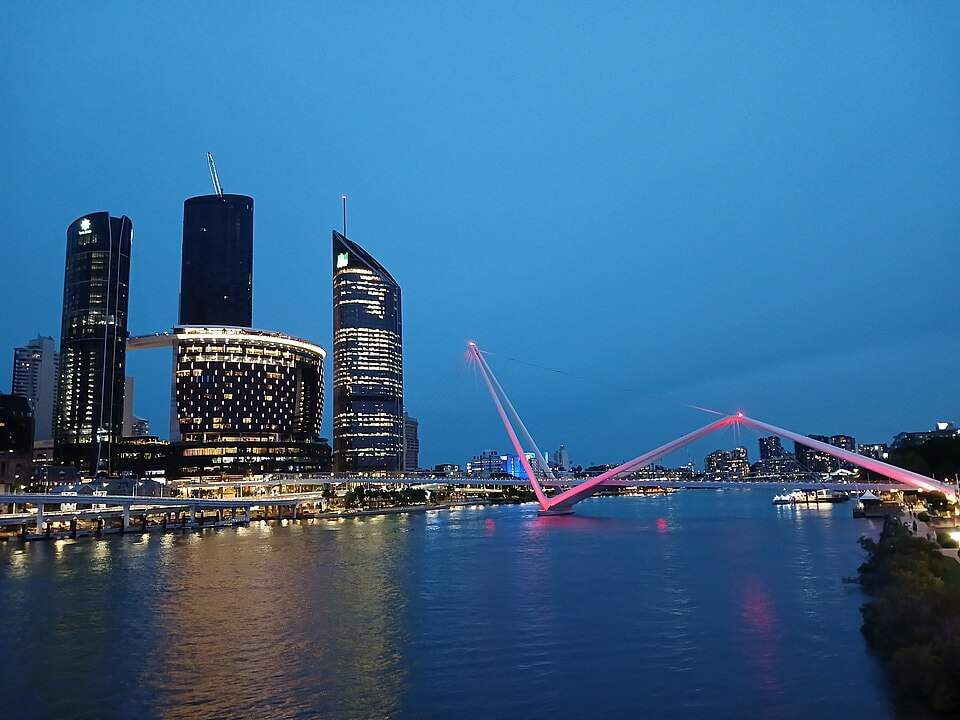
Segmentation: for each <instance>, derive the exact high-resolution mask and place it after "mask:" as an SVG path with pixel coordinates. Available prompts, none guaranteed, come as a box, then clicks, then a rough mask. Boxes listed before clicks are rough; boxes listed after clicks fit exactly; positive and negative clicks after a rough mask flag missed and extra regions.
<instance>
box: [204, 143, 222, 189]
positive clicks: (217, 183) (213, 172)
mask: <svg viewBox="0 0 960 720" xmlns="http://www.w3.org/2000/svg"><path fill="white" fill-rule="evenodd" d="M207 167H208V168H210V179H211V180H213V189H214V190H215V191H216V193H217V197H221V198H222V197H223V188H222V187H220V178H218V177H217V166H216V165H214V164H213V155H211V154H210V153H209V152H207Z"/></svg>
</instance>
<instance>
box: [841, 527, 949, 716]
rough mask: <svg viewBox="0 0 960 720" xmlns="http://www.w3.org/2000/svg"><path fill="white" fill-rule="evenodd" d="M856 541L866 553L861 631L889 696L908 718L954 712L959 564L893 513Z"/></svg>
mask: <svg viewBox="0 0 960 720" xmlns="http://www.w3.org/2000/svg"><path fill="white" fill-rule="evenodd" d="M918 529H919V526H918ZM860 545H861V546H862V547H863V548H864V549H865V550H866V551H867V554H868V555H867V559H866V561H865V562H864V563H863V564H862V565H861V566H860V568H859V571H858V572H859V579H860V584H861V586H862V588H863V590H864V592H866V593H867V594H868V595H869V596H870V598H871V599H870V600H869V601H868V602H867V603H866V604H864V605H863V607H862V608H861V614H862V616H863V626H862V628H861V631H862V633H863V636H864V638H865V639H866V641H867V644H868V645H869V646H870V648H871V649H873V650H874V651H875V652H876V653H877V654H878V655H879V657H880V659H881V660H882V662H883V665H884V668H885V670H886V673H887V681H888V684H889V686H890V688H891V689H892V691H893V695H894V698H895V700H896V701H897V703H898V704H900V705H901V706H903V707H905V708H909V709H910V712H911V714H912V715H914V716H916V713H917V711H918V709H920V711H922V712H927V713H932V714H933V715H932V716H933V717H942V718H948V717H949V718H955V717H958V716H960V682H958V677H957V673H958V670H957V668H958V667H960V666H958V663H960V564H958V563H957V562H956V561H955V559H952V558H950V557H946V556H944V555H943V554H942V553H941V549H940V547H939V546H938V545H937V544H936V543H934V542H932V541H930V540H927V539H925V538H923V537H915V536H913V535H912V534H911V531H910V528H908V527H906V526H905V525H904V524H903V523H902V522H901V521H899V520H895V519H890V520H888V521H887V522H886V523H885V524H884V527H883V531H882V533H881V535H880V538H879V540H877V541H874V540H871V539H869V538H861V540H860Z"/></svg>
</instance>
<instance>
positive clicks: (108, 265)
mask: <svg viewBox="0 0 960 720" xmlns="http://www.w3.org/2000/svg"><path fill="white" fill-rule="evenodd" d="M132 241H133V223H132V222H131V221H130V218H128V217H126V216H123V217H119V218H116V217H111V216H110V214H109V213H106V212H99V213H93V214H90V215H85V216H83V217H81V218H79V219H77V220H75V221H74V222H73V223H71V224H70V226H69V227H68V228H67V258H66V269H65V273H64V282H63V322H62V325H61V331H60V379H59V384H58V387H57V421H56V431H55V433H54V462H55V463H56V464H58V465H75V466H76V467H78V468H79V469H80V470H82V471H84V472H88V473H91V474H95V473H101V472H105V473H108V474H109V473H110V472H111V470H112V468H113V463H112V460H113V453H114V444H115V443H116V442H117V441H118V440H119V439H120V434H121V429H122V423H123V382H124V368H125V366H126V340H127V301H128V297H129V283H130V247H131V244H132Z"/></svg>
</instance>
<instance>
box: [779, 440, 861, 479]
mask: <svg viewBox="0 0 960 720" xmlns="http://www.w3.org/2000/svg"><path fill="white" fill-rule="evenodd" d="M807 437H808V438H810V439H811V440H817V441H819V442H822V443H826V444H827V445H833V446H834V447H838V448H841V449H843V450H847V451H849V452H852V453H855V452H857V439H856V438H854V437H851V436H850V435H832V436H830V437H827V436H826V435H807ZM793 450H794V454H795V455H796V457H797V462H798V463H799V464H800V468H801V469H802V470H806V471H809V472H813V473H820V474H826V473H832V472H836V471H837V470H841V469H843V470H852V469H853V467H854V466H853V464H852V463H849V462H847V461H845V460H839V459H838V458H835V457H834V456H833V455H830V454H828V453H825V452H822V451H820V450H815V449H814V448H811V447H807V446H806V445H802V444H801V443H794V444H793Z"/></svg>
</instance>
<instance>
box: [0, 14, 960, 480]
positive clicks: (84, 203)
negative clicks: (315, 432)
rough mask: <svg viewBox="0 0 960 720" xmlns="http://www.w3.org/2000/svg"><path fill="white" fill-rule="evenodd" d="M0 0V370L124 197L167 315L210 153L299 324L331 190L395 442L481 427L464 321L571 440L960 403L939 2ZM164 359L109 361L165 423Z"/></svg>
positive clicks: (622, 438) (310, 330)
mask: <svg viewBox="0 0 960 720" xmlns="http://www.w3.org/2000/svg"><path fill="white" fill-rule="evenodd" d="M195 5H196V6H195ZM3 15H4V20H3V22H2V23H0V137H2V138H3V142H2V144H0V147H2V152H3V156H2V162H0V210H2V212H3V217H4V218H5V224H6V233H5V234H6V240H5V241H4V242H3V243H2V245H0V267H2V269H3V272H2V276H3V279H4V282H3V284H2V286H0V287H2V289H0V300H2V307H3V316H2V322H0V389H2V390H4V391H8V390H9V382H10V380H9V378H10V371H11V367H10V365H11V359H12V348H13V347H14V346H15V345H17V344H21V343H23V342H25V341H26V340H27V339H29V338H30V337H33V336H34V335H36V334H37V333H42V334H49V335H52V336H54V337H55V338H56V337H57V336H58V334H59V325H60V302H61V297H62V283H63V255H64V246H65V230H66V227H67V225H68V224H69V223H70V222H71V221H72V220H74V219H75V218H77V217H79V216H81V215H83V214H86V213H89V212H94V211H99V210H109V211H110V212H112V213H114V214H117V215H119V214H126V215H128V216H130V217H131V218H132V219H133V222H134V228H135V240H134V248H133V258H132V263H133V269H132V275H131V292H132V298H131V303H130V330H131V332H132V333H133V334H144V333H150V332H155V331H157V330H161V329H164V328H168V327H170V326H171V325H172V324H173V323H174V322H175V320H176V314H177V302H178V298H177V295H178V292H179V262H180V242H181V229H182V210H183V200H184V199H185V198H187V197H190V196H192V195H198V194H205V193H209V192H210V190H211V186H210V182H209V178H208V175H207V170H206V164H205V153H206V151H207V150H211V151H212V152H213V154H214V156H215V158H216V160H217V164H218V169H219V171H220V178H221V182H222V183H223V186H224V188H225V190H226V191H227V192H237V193H243V194H249V195H252V196H253V197H254V198H255V202H256V209H255V254H254V324H255V325H257V326H259V327H264V328H268V329H272V330H279V331H283V332H287V333H290V334H293V335H297V336H300V337H303V338H305V339H308V340H311V341H314V342H317V343H319V344H321V345H323V346H324V347H326V348H328V349H329V347H330V344H331V322H332V317H331V314H332V310H331V307H330V296H331V287H330V275H331V268H330V230H331V229H332V228H339V227H340V223H341V217H340V196H341V194H342V193H346V194H347V195H348V196H349V220H348V231H349V232H348V234H349V236H350V237H351V239H353V240H355V241H356V242H359V243H360V244H361V245H363V246H364V247H365V248H367V249H368V250H369V251H370V252H371V253H372V254H373V255H374V256H375V257H377V258H378V259H379V260H380V261H381V262H382V263H383V264H384V265H385V266H386V267H387V268H389V269H390V271H391V273H392V274H393V275H394V277H396V278H397V279H398V281H399V282H400V283H401V285H402V286H403V292H404V308H403V311H404V362H405V384H406V404H407V407H408V410H409V411H410V412H411V414H413V415H415V416H418V417H419V418H420V420H421V447H422V457H421V460H422V462H423V463H424V464H431V465H432V464H434V463H439V462H448V461H449V462H463V461H464V460H466V459H468V458H469V457H470V456H471V455H472V454H475V453H477V452H479V451H480V450H483V449H484V448H496V449H500V450H502V451H505V450H506V448H507V441H506V437H505V434H504V432H503V430H502V428H501V427H500V426H499V423H498V421H497V418H496V415H495V413H494V411H493V409H492V407H491V406H490V403H489V400H488V399H487V398H486V397H485V396H484V394H483V393H484V391H483V389H482V387H481V386H480V384H479V381H478V379H477V378H476V377H475V375H474V374H473V372H472V371H471V370H470V369H469V368H467V367H466V366H465V365H464V363H463V352H464V349H465V344H466V341H467V340H468V339H471V338H472V339H475V340H476V341H477V342H478V343H479V344H480V346H481V347H484V348H487V349H488V350H490V351H492V352H493V353H494V354H493V355H491V356H490V362H491V365H492V366H493V368H494V370H495V371H496V372H497V373H498V374H499V375H500V378H501V381H502V382H503V384H504V385H505V387H506V388H507V390H508V392H510V393H511V396H512V398H513V401H514V403H515V405H516V406H517V407H518V409H520V411H521V413H522V414H523V415H524V417H525V420H526V421H527V424H528V426H529V427H530V429H531V432H532V433H533V434H534V437H536V438H537V440H538V442H540V443H541V444H542V445H543V446H545V447H546V448H548V449H552V448H553V447H555V446H556V445H557V444H559V443H560V442H563V443H566V445H567V446H568V447H569V448H570V452H571V457H572V459H573V461H574V462H575V463H583V464H589V463H599V462H605V461H616V460H622V459H626V458H628V457H632V456H633V455H636V454H639V453H640V452H641V451H643V450H646V449H649V448H650V447H653V446H655V445H657V444H660V443H661V442H664V441H666V440H669V439H671V438H672V437H675V436H677V435H680V434H682V433H683V432H686V431H687V430H690V429H692V428H694V427H696V426H698V425H701V424H705V423H706V422H707V421H708V420H709V418H708V417H706V416H703V415H702V414H701V413H698V412H696V411H693V410H690V409H689V408H687V407H685V406H684V403H690V404H696V405H704V406H708V407H713V408H717V409H719V410H723V411H733V410H736V409H740V408H742V409H744V410H746V411H747V412H748V413H749V414H752V415H754V416H755V417H758V418H761V419H764V420H767V421H769V422H772V423H774V424H778V425H781V426H784V427H788V428H791V429H793V430H797V431H799V432H804V433H822V434H834V433H849V434H853V435H856V436H857V437H858V439H861V440H867V441H886V440H889V439H890V437H891V436H892V435H893V434H894V433H896V432H898V431H900V430H903V429H922V428H926V427H930V426H932V424H933V423H934V422H935V421H936V420H944V419H957V420H960V387H958V382H957V377H958V373H957V369H958V368H957V366H958V356H960V319H958V313H957V309H958V307H960V290H958V282H957V267H958V264H960V262H958V261H960V250H958V242H957V241H958V234H960V232H958V231H960V201H958V199H960V45H958V43H957V42H956V38H957V37H960V5H957V4H956V3H882V4H880V3H816V2H810V3H768V2H757V3H672V2H663V3H654V2H650V3H634V2H625V3H589V4H588V3H534V2H530V3H502V4H501V3H493V2H484V3H452V2H451V3H446V2H444V3H441V2H437V3H406V4H402V5H401V4H393V3H389V4H388V3H338V4H332V3H325V4H307V3H304V4H294V3H286V4H280V3H271V4H263V5H260V6H256V5H253V4H249V5H246V4H239V3H213V2H211V3H204V4H193V3H188V4H186V3H185V4H179V3H157V4H153V5H148V4H135V3H101V4H97V3H52V4H51V3H14V2H11V3H7V4H5V5H4V10H3ZM2 348H9V350H2ZM507 358H518V359H521V360H525V361H528V362H532V363H536V364H540V365H544V366H547V367H551V368H557V369H561V370H564V371H566V372H569V373H573V374H576V375H582V376H586V377H590V378H595V379H597V380H602V381H604V382H606V383H609V384H611V385H617V386H620V387H627V388H631V389H632V390H633V392H626V391H623V390H618V389H615V388H613V387H609V386H604V385H599V384H595V383H588V382H583V381H578V380H575V379H573V378H570V377H567V376H562V375H558V374H555V373H549V372H546V371H543V370H540V369H537V368H533V367H530V366H529V365H522V364H519V363H515V362H512V361H510V360H508V359H507ZM169 367H170V359H169V357H168V356H167V355H165V354H163V353H162V352H152V353H151V352H139V353H133V354H131V355H130V358H129V369H130V371H131V372H132V374H134V375H135V377H136V378H137V398H136V412H137V414H139V415H141V416H145V417H148V418H149V419H150V420H151V422H152V423H153V425H154V428H155V429H160V430H163V429H164V428H165V427H166V424H167V412H168V403H169V387H170V383H169ZM327 369H328V373H329V362H328V368H327ZM327 390H328V395H332V393H331V392H330V388H329V386H328V388H327ZM654 396H655V397H654ZM330 414H331V407H330V405H329V404H328V405H327V408H326V412H325V420H324V426H325V432H326V433H327V434H329V419H330ZM734 440H735V438H734ZM718 442H719V441H718ZM716 444H717V443H713V442H708V443H707V445H709V447H704V448H701V449H697V450H696V451H695V452H694V455H695V457H697V459H698V460H699V458H700V457H702V452H703V451H706V450H710V449H712V447H713V446H715V445H716ZM748 447H749V449H750V451H751V456H752V457H755V456H756V443H755V442H754V441H753V440H752V439H750V442H749V444H748ZM683 459H685V458H678V460H683Z"/></svg>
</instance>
